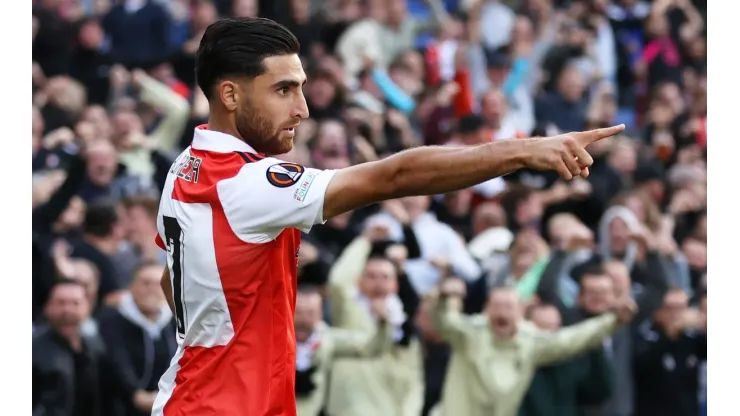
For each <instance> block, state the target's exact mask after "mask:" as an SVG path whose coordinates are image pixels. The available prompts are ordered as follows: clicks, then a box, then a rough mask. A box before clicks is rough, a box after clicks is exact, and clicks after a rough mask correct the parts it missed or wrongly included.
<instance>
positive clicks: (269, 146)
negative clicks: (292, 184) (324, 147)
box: [236, 102, 293, 155]
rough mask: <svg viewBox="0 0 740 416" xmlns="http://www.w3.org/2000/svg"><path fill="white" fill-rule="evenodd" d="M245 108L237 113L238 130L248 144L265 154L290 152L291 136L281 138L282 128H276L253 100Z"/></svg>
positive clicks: (291, 145)
mask: <svg viewBox="0 0 740 416" xmlns="http://www.w3.org/2000/svg"><path fill="white" fill-rule="evenodd" d="M243 108H244V109H243V110H241V109H239V110H237V113H236V130H237V131H238V132H239V135H240V136H241V137H242V139H244V141H245V142H246V143H247V144H248V145H250V146H252V148H253V149H254V150H255V151H256V152H257V153H261V154H264V155H282V154H285V153H288V152H290V150H291V149H292V148H293V140H292V139H291V138H287V139H284V138H281V137H280V133H281V130H278V129H276V128H275V127H274V126H273V125H272V123H270V121H269V120H268V119H267V118H265V117H263V116H262V115H261V114H260V113H259V110H257V107H256V106H254V105H252V103H251V102H250V103H248V104H247V105H246V106H245V107H243Z"/></svg>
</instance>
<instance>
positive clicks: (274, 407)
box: [164, 150, 300, 416]
mask: <svg viewBox="0 0 740 416" xmlns="http://www.w3.org/2000/svg"><path fill="white" fill-rule="evenodd" d="M191 152H192V154H193V155H194V156H197V157H200V158H201V159H202V161H203V162H202V163H201V166H200V175H199V180H198V182H197V183H193V182H188V181H185V180H181V179H177V180H175V186H174V189H173V193H172V198H173V199H176V200H179V201H181V202H184V203H208V204H209V205H210V206H211V210H212V215H213V243H214V246H215V255H216V263H217V267H218V273H219V276H220V280H221V285H222V288H223V292H224V296H225V298H226V303H227V307H228V312H229V315H230V318H231V322H232V325H233V327H234V337H233V338H232V339H231V341H230V342H229V343H228V344H227V345H224V346H216V347H210V348H207V347H200V346H198V347H190V346H185V347H184V353H183V356H182V358H181V359H180V360H179V361H178V364H179V366H180V369H179V370H178V372H177V375H176V377H175V389H174V391H173V393H172V396H171V397H170V398H169V400H168V401H167V404H166V405H165V407H164V414H165V416H171V415H172V416H174V415H178V416H179V415H207V414H213V415H223V416H231V415H234V416H237V415H239V416H241V415H249V416H267V415H271V416H272V415H274V416H295V415H296V403H295V387H294V384H295V330H294V326H293V316H294V312H295V297H296V281H297V280H296V279H297V263H296V253H297V250H298V246H299V244H300V231H298V230H295V229H288V230H285V231H283V232H282V233H281V234H280V235H279V236H278V237H277V238H276V239H275V240H273V241H271V242H269V243H264V244H250V243H245V242H244V241H242V240H241V239H240V238H239V237H238V236H237V235H236V234H234V232H233V230H232V229H231V226H230V225H229V222H228V220H227V218H226V215H225V213H224V211H223V208H222V206H221V203H220V201H219V198H218V191H217V186H216V185H217V183H218V181H220V180H223V179H227V178H230V177H233V176H234V175H236V174H237V173H238V172H239V170H240V169H241V167H242V166H244V161H243V160H242V158H241V157H240V156H239V155H238V154H237V153H216V152H206V151H201V150H191ZM260 179H264V178H263V177H260V178H255V180H260ZM245 203H259V200H258V199H255V200H254V201H245ZM184 279H187V276H185V277H184ZM185 284H187V283H185Z"/></svg>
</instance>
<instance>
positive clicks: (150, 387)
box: [98, 262, 177, 416]
mask: <svg viewBox="0 0 740 416" xmlns="http://www.w3.org/2000/svg"><path fill="white" fill-rule="evenodd" d="M161 276H162V266H161V265H160V264H159V263H156V262H151V263H144V264H143V265H142V266H140V267H139V268H138V269H137V270H136V272H135V273H134V279H133V281H132V282H131V286H130V287H129V290H130V292H129V293H127V294H125V295H123V296H122V298H121V300H120V302H119V304H118V306H117V307H116V308H115V309H108V310H105V311H102V312H101V313H100V316H99V318H98V321H99V328H100V334H101V336H102V337H103V339H104V341H105V343H106V345H107V346H108V348H109V350H110V351H111V354H112V358H113V365H114V366H116V369H117V372H118V373H119V374H121V375H122V380H121V382H122V383H123V384H125V385H126V386H127V390H128V391H135V392H136V394H135V395H134V396H130V395H128V396H123V397H119V399H120V402H121V406H122V407H123V409H125V414H126V415H127V416H144V415H148V414H150V413H151V411H152V405H153V403H154V398H155V396H156V394H157V383H158V382H159V379H160V377H161V376H162V374H164V372H165V371H166V370H167V368H168V367H169V363H170V359H171V357H172V356H173V355H174V354H175V350H176V349H177V341H176V339H175V323H174V320H173V319H172V312H171V311H170V309H169V307H168V306H167V303H166V300H165V297H164V294H163V293H162V290H161V289H160V279H161Z"/></svg>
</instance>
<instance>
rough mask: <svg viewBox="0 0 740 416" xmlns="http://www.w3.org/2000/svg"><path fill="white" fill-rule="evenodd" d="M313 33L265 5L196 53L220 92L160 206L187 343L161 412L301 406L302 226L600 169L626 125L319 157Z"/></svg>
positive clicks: (254, 413)
mask: <svg viewBox="0 0 740 416" xmlns="http://www.w3.org/2000/svg"><path fill="white" fill-rule="evenodd" d="M298 52H299V44H298V41H297V40H296V38H295V36H293V34H292V33H290V31H288V30H287V29H286V28H285V27H283V26H281V25H279V24H277V23H275V22H273V21H271V20H269V19H263V18H232V19H224V20H220V21H218V22H215V23H213V24H211V25H210V26H209V27H208V28H207V29H206V31H205V34H204V35H203V38H202V40H201V43H200V46H199V48H198V52H197V54H196V78H197V80H198V85H199V86H200V88H201V89H202V90H203V92H204V93H205V95H206V97H207V98H208V101H209V106H210V118H209V120H208V124H207V125H206V126H200V127H199V128H197V129H196V131H195V135H194V138H193V142H192V144H191V146H189V147H188V148H187V149H185V151H184V152H183V153H182V154H181V155H180V156H179V157H178V158H177V160H176V161H175V163H174V164H173V165H172V168H171V170H170V172H169V175H168V177H167V180H166V183H165V186H164V189H163V192H162V198H161V201H160V206H159V213H158V215H157V231H158V233H157V236H156V238H155V240H156V241H157V244H159V246H160V247H161V248H163V249H165V250H167V252H168V253H167V267H166V269H165V271H164V273H163V276H162V288H163V290H164V292H165V295H166V296H167V298H168V303H169V304H170V307H171V308H172V310H173V313H174V315H175V317H176V322H177V335H178V336H177V339H178V349H177V352H176V354H175V357H174V358H173V359H172V361H171V366H170V368H169V369H168V370H167V371H166V372H165V374H164V375H163V376H162V378H161V380H160V382H159V391H158V394H157V397H156V399H155V403H154V407H153V411H152V414H153V415H155V416H157V415H165V416H176V415H177V416H181V415H188V416H190V415H198V416H206V415H219V416H231V415H240V416H267V415H270V416H294V415H295V414H296V401H295V388H294V384H295V365H296V339H295V329H294V325H293V317H294V311H295V301H296V279H297V254H298V248H299V245H300V231H304V232H307V231H308V230H310V229H311V227H312V226H313V225H315V224H322V223H324V222H325V221H326V220H327V219H329V218H331V217H333V216H336V215H339V214H341V213H344V212H347V211H350V210H353V209H355V208H358V207H362V206H365V205H369V204H372V203H375V202H379V201H382V200H385V199H392V198H399V197H403V196H411V195H434V194H442V193H447V192H451V191H454V190H459V189H464V188H468V187H470V186H472V185H475V184H477V183H481V182H484V181H486V180H489V179H491V178H493V177H497V176H500V175H502V174H506V173H508V172H511V171H514V170H517V169H520V168H531V169H541V170H556V171H558V172H559V173H560V174H561V175H562V176H563V177H564V178H565V179H571V178H573V177H574V176H577V175H583V176H586V175H588V167H589V166H590V165H591V164H592V163H593V159H592V158H591V156H590V155H589V154H588V153H587V152H586V151H585V149H584V148H585V146H586V145H587V144H589V143H591V142H593V141H595V140H599V139H602V138H605V137H608V136H612V135H614V134H617V133H619V132H621V131H622V130H623V129H624V126H616V127H611V128H607V129H600V130H594V131H590V132H582V133H571V134H569V135H563V136H557V137H552V138H535V139H529V140H527V139H525V140H510V141H502V142H495V143H490V144H485V145H480V146H475V147H473V148H465V147H463V148H442V147H420V148H416V149H413V150H409V151H405V152H401V153H398V154H396V155H393V156H390V157H388V158H385V159H383V160H379V161H376V162H369V163H363V164H360V165H355V166H352V167H349V168H346V169H340V170H318V169H312V168H307V167H304V166H301V165H297V164H294V163H288V162H285V161H282V160H280V159H277V158H275V157H273V156H274V155H281V154H285V153H287V152H289V151H290V150H291V148H292V146H293V138H294V136H295V130H296V127H298V125H299V124H300V122H301V121H302V120H305V119H306V118H308V108H307V105H306V99H305V97H304V95H303V89H302V87H303V85H304V83H305V82H306V74H305V73H304V70H303V66H302V65H301V60H300V58H299V57H298Z"/></svg>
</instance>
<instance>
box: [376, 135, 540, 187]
mask: <svg viewBox="0 0 740 416" xmlns="http://www.w3.org/2000/svg"><path fill="white" fill-rule="evenodd" d="M529 143H530V140H506V141H500V142H496V143H489V144H484V145H480V146H473V147H419V148H416V149H412V150H408V151H405V152H401V153H398V154H396V155H394V156H391V157H389V158H387V159H385V160H382V161H380V162H378V164H382V165H384V166H383V171H385V172H388V173H389V175H388V178H387V180H388V181H389V182H386V183H389V184H392V186H391V187H390V190H391V192H392V194H393V195H391V197H402V196H408V195H433V194H442V193H447V192H452V191H457V190H460V189H464V188H468V187H471V186H473V185H477V184H479V183H481V182H484V181H486V180H488V179H491V178H495V177H498V176H501V175H505V174H507V173H510V172H513V171H515V170H517V169H521V168H523V167H524V160H525V153H526V150H527V146H528V144H529Z"/></svg>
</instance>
